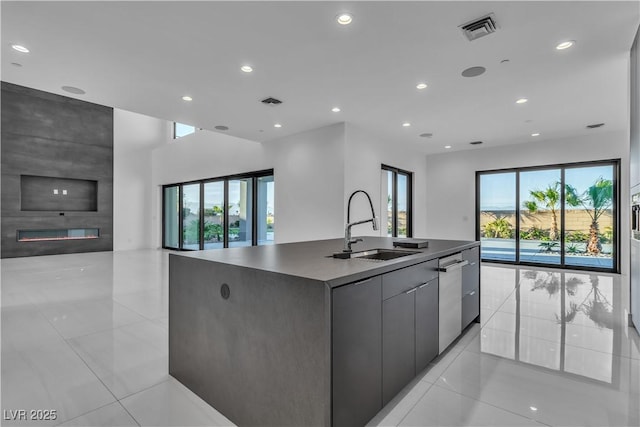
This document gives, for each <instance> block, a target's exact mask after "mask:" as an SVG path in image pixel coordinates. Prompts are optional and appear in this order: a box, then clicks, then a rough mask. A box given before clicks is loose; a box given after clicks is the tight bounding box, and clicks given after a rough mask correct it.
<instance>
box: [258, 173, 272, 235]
mask: <svg viewBox="0 0 640 427" xmlns="http://www.w3.org/2000/svg"><path fill="white" fill-rule="evenodd" d="M257 180H258V185H257V187H258V188H257V192H258V194H257V206H256V211H257V212H256V213H257V216H258V221H257V227H258V244H259V245H272V244H273V243H274V240H273V236H274V229H275V217H274V209H273V206H274V202H273V201H274V197H275V192H274V189H275V187H274V183H273V175H271V176H261V177H259V178H257Z"/></svg>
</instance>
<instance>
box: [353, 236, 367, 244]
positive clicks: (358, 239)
mask: <svg viewBox="0 0 640 427" xmlns="http://www.w3.org/2000/svg"><path fill="white" fill-rule="evenodd" d="M350 242H351V243H358V242H364V240H362V239H361V238H359V237H358V238H355V239H351V241H350Z"/></svg>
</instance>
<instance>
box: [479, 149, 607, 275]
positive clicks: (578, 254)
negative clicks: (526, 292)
mask: <svg viewBox="0 0 640 427" xmlns="http://www.w3.org/2000/svg"><path fill="white" fill-rule="evenodd" d="M619 163H620V162H619V160H612V161H600V162H589V163H576V164H564V165H557V166H545V167H532V168H520V169H513V170H510V171H490V172H478V174H477V184H476V185H477V190H476V191H477V203H478V213H477V220H476V227H477V229H476V233H477V236H478V239H480V240H481V242H482V247H481V248H482V249H481V254H482V259H483V260H486V261H506V262H513V263H520V264H527V265H551V266H560V267H571V268H583V269H589V270H601V271H613V272H617V271H618V270H619V264H618V253H619V244H618V240H619V239H618V232H617V224H618V217H617V216H618V212H619V209H618V197H617V195H618V181H619V179H618V177H619Z"/></svg>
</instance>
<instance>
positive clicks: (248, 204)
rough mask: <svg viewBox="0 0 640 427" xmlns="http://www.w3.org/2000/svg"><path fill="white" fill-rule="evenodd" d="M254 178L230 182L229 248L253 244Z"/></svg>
mask: <svg viewBox="0 0 640 427" xmlns="http://www.w3.org/2000/svg"><path fill="white" fill-rule="evenodd" d="M252 201H253V178H242V179H234V180H231V181H229V211H228V212H229V215H228V217H227V218H228V221H229V228H228V233H229V234H228V239H229V247H230V248H232V247H237V246H251V244H252V242H253V203H252Z"/></svg>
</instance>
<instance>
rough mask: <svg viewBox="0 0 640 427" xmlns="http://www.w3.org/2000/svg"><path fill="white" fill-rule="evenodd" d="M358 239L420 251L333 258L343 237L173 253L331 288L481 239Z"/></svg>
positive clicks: (371, 245) (362, 246)
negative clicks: (379, 257) (413, 244)
mask: <svg viewBox="0 0 640 427" xmlns="http://www.w3.org/2000/svg"><path fill="white" fill-rule="evenodd" d="M361 238H362V239H364V241H363V242H358V243H357V244H353V246H352V248H353V251H354V252H358V251H363V250H368V249H401V250H408V251H417V252H419V253H418V254H414V255H408V256H404V257H400V258H396V259H392V260H387V261H374V260H364V259H336V258H333V257H332V254H333V253H335V252H341V250H342V245H343V240H342V239H330V240H314V241H308V242H296V243H281V244H275V245H264V246H250V247H238V248H228V249H223V250H220V249H212V250H204V251H194V252H180V253H179V254H172V255H175V256H183V257H189V258H196V259H200V260H205V261H212V262H218V263H223V264H230V265H234V266H238V267H245V268H250V269H255V270H262V271H268V272H272V273H277V274H284V275H288V276H295V277H302V278H306V279H310V280H316V281H320V282H324V283H326V284H327V285H328V286H330V287H332V288H333V287H336V286H341V285H344V284H346V283H351V282H355V281H358V280H363V279H366V278H368V277H372V276H376V275H379V274H383V273H387V272H390V271H393V270H398V269H400V268H404V267H408V266H411V265H414V264H418V263H421V262H425V261H429V260H432V259H436V258H442V257H445V256H447V255H450V254H453V253H456V252H460V251H462V250H464V249H469V248H472V247H475V246H479V245H480V242H475V241H465V240H439V239H425V240H428V241H429V247H428V248H424V249H413V248H412V249H404V248H394V246H393V242H394V241H396V240H401V239H397V238H391V237H361Z"/></svg>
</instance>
